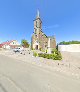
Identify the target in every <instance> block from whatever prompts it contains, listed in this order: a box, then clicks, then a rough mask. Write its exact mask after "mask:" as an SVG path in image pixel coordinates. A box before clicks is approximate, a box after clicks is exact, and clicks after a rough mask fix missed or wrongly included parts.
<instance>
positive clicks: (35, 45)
mask: <svg viewBox="0 0 80 92" xmlns="http://www.w3.org/2000/svg"><path fill="white" fill-rule="evenodd" d="M31 48H32V49H35V50H40V49H42V50H48V51H49V52H51V49H53V48H56V39H55V37H54V36H47V35H46V34H45V33H44V32H43V31H42V21H41V18H40V14H39V11H38V12H37V17H36V19H35V20H34V32H33V35H32V39H31Z"/></svg>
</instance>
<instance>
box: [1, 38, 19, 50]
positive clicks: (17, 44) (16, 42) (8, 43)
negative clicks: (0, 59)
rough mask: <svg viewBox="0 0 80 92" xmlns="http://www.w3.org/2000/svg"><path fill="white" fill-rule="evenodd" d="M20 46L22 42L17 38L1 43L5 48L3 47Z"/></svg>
mask: <svg viewBox="0 0 80 92" xmlns="http://www.w3.org/2000/svg"><path fill="white" fill-rule="evenodd" d="M19 46H20V44H19V43H18V41H17V40H11V41H6V42H3V43H1V44H0V48H3V49H12V48H16V47H19Z"/></svg>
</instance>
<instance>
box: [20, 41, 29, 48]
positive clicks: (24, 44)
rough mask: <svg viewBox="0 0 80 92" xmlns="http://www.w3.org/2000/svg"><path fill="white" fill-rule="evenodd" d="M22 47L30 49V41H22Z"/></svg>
mask: <svg viewBox="0 0 80 92" xmlns="http://www.w3.org/2000/svg"><path fill="white" fill-rule="evenodd" d="M21 45H22V46H23V47H25V48H28V47H29V43H28V41H27V40H25V39H22V41H21Z"/></svg>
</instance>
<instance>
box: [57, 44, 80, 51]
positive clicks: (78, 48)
mask: <svg viewBox="0 0 80 92" xmlns="http://www.w3.org/2000/svg"><path fill="white" fill-rule="evenodd" d="M58 50H59V51H67V52H80V44H70V45H58Z"/></svg>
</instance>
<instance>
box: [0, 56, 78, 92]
mask: <svg viewBox="0 0 80 92" xmlns="http://www.w3.org/2000/svg"><path fill="white" fill-rule="evenodd" d="M0 92H80V80H79V79H74V78H71V77H68V76H66V75H65V76H64V75H62V74H60V73H58V72H54V71H49V70H46V69H43V68H41V67H39V66H36V65H32V64H29V63H27V62H23V61H19V60H16V59H12V58H9V57H7V56H3V55H0Z"/></svg>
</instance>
